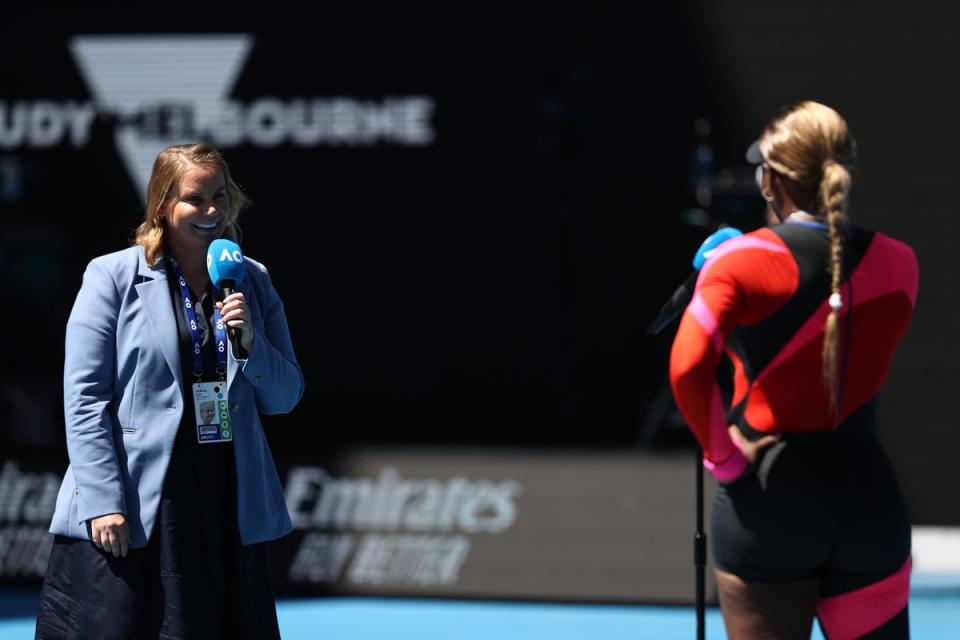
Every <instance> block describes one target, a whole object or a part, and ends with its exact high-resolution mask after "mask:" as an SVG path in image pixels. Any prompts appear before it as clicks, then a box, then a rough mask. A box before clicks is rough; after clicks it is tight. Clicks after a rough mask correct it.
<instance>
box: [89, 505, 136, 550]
mask: <svg viewBox="0 0 960 640" xmlns="http://www.w3.org/2000/svg"><path fill="white" fill-rule="evenodd" d="M90 537H91V538H92V539H93V544H94V545H96V546H97V547H99V548H101V549H103V550H104V551H107V552H108V553H112V554H113V557H114V558H121V557H122V558H126V557H127V551H128V550H129V549H130V526H129V525H128V524H127V519H126V518H125V517H124V516H123V514H122V513H111V514H110V515H106V516H100V517H99V518H94V519H93V520H91V521H90Z"/></svg>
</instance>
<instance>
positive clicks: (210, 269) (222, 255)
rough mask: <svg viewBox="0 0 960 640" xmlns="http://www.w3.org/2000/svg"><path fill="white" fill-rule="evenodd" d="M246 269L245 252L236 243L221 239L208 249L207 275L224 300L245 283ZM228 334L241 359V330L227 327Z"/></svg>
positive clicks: (212, 243)
mask: <svg viewBox="0 0 960 640" xmlns="http://www.w3.org/2000/svg"><path fill="white" fill-rule="evenodd" d="M246 269H247V266H246V264H245V263H244V261H243V251H241V250H240V245H238V244H237V243H236V242H233V241H231V240H225V239H223V238H219V239H217V240H214V241H213V242H211V243H210V246H209V247H207V273H208V274H209V275H210V282H212V283H213V286H215V287H217V288H218V289H220V290H221V291H223V297H224V298H226V297H227V296H229V295H230V294H232V293H233V292H234V291H235V290H236V288H237V284H238V283H240V282H243V276H244V273H245V272H246ZM227 333H229V334H230V339H231V340H232V341H233V350H234V353H236V354H238V357H239V354H240V349H239V346H240V330H239V329H235V328H234V327H227Z"/></svg>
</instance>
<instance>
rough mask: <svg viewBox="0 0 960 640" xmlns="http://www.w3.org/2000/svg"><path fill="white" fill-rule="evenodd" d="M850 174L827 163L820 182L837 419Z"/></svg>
mask: <svg viewBox="0 0 960 640" xmlns="http://www.w3.org/2000/svg"><path fill="white" fill-rule="evenodd" d="M850 183H851V177H850V171H849V170H848V169H847V168H846V167H845V166H843V165H842V164H838V163H837V162H834V161H833V160H827V161H826V162H824V163H823V177H822V179H821V180H820V192H819V194H818V195H819V200H820V205H821V211H820V214H821V215H822V216H824V217H825V218H826V221H827V228H828V229H829V232H830V292H831V295H830V301H829V302H830V314H829V315H828V316H827V325H826V328H825V329H824V333H823V356H822V360H823V383H824V385H825V386H826V389H827V394H828V395H829V397H830V407H831V410H832V412H833V413H834V415H836V414H839V412H840V407H839V405H838V402H839V397H838V377H839V376H838V372H837V350H838V344H839V342H840V326H839V324H840V309H841V308H842V306H843V299H842V297H841V294H840V283H841V281H842V279H843V237H842V234H841V229H840V225H841V224H842V223H843V222H844V221H845V220H846V217H847V198H848V195H849V193H850Z"/></svg>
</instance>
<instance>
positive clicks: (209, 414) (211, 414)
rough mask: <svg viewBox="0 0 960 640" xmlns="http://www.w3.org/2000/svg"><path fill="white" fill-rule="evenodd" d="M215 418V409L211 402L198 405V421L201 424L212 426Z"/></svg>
mask: <svg viewBox="0 0 960 640" xmlns="http://www.w3.org/2000/svg"><path fill="white" fill-rule="evenodd" d="M216 417H217V408H216V406H215V405H214V404H213V402H201V403H200V420H201V421H202V422H203V424H213V420H214V418H216Z"/></svg>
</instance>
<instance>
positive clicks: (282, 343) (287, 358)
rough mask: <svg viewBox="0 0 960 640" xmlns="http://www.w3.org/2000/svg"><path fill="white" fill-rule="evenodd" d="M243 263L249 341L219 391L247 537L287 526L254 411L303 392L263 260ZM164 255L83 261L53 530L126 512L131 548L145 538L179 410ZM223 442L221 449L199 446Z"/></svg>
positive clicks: (78, 528)
mask: <svg viewBox="0 0 960 640" xmlns="http://www.w3.org/2000/svg"><path fill="white" fill-rule="evenodd" d="M245 260H246V267H247V268H246V280H245V282H243V283H241V284H240V286H239V287H238V289H239V290H240V291H242V292H243V293H244V296H245V298H246V302H247V304H248V306H249V307H250V315H251V320H252V322H253V329H254V332H255V337H254V340H253V350H252V351H251V352H250V354H249V358H248V359H246V360H237V359H235V358H234V354H233V353H232V349H228V351H230V353H228V360H227V387H228V399H229V402H230V412H231V416H230V417H231V419H232V422H233V432H234V435H233V447H234V457H235V460H236V466H237V517H238V519H239V527H240V537H241V540H242V542H243V544H253V543H256V542H263V541H265V540H272V539H274V538H278V537H280V536H282V535H284V534H286V533H288V532H289V531H290V530H291V528H292V527H291V524H290V516H289V514H288V512H287V508H286V503H285V500H284V495H283V489H282V487H281V486H280V480H279V478H278V477H277V471H276V468H275V466H274V463H273V458H272V457H271V455H270V449H269V447H268V446H267V440H266V437H265V436H264V433H263V427H262V426H261V424H260V413H266V414H274V413H286V412H288V411H290V410H291V409H293V407H294V406H295V405H296V404H297V402H298V401H299V400H300V397H301V396H302V395H303V374H302V373H301V372H300V367H299V365H298V364H297V359H296V356H295V355H294V353H293V346H292V344H291V342H290V332H289V329H288V328H287V319H286V316H285V314H284V311H283V304H282V303H281V302H280V298H279V297H278V296H277V292H276V291H275V290H274V288H273V284H272V283H271V281H270V276H269V275H268V274H267V270H266V268H264V266H263V265H262V264H260V263H258V262H256V261H255V260H251V259H250V258H245ZM163 265H164V261H163V260H159V261H158V262H157V264H156V265H154V266H152V267H151V266H149V265H147V263H146V261H145V259H144V253H143V248H142V247H140V246H134V247H131V248H129V249H125V250H123V251H118V252H116V253H111V254H108V255H105V256H100V257H99V258H96V259H94V260H93V261H91V262H90V264H89V265H88V266H87V270H86V272H85V273H84V275H83V285H82V286H81V287H80V292H79V293H78V294H77V299H76V301H75V302H74V305H73V311H72V312H71V313H70V319H69V320H68V321H67V337H66V358H65V360H64V368H63V404H64V415H65V417H66V428H67V452H68V454H69V457H70V466H69V467H68V468H67V472H66V475H65V476H64V479H63V484H62V485H61V486H60V493H59V494H58V496H57V508H56V511H55V512H54V514H53V522H52V523H51V525H50V531H51V532H52V533H56V534H60V535H65V536H69V537H73V538H86V539H89V538H90V527H89V524H88V521H89V520H90V519H92V518H96V517H98V516H102V515H106V514H109V513H122V514H124V515H125V516H126V518H127V521H128V522H129V524H130V531H131V537H132V539H131V546H133V547H142V546H145V545H146V544H147V541H148V540H149V539H150V535H151V532H152V531H153V526H154V523H155V522H156V518H157V510H158V508H159V504H160V494H161V492H162V491H163V479H164V476H165V475H166V472H167V465H168V463H169V462H170V454H171V453H172V452H173V443H174V440H175V439H176V434H177V429H178V428H179V426H180V417H181V415H182V414H183V410H184V387H185V386H186V387H187V389H188V391H187V392H189V385H190V384H191V383H192V381H184V380H183V379H182V378H183V375H182V373H181V367H180V348H179V336H178V334H177V321H176V318H175V316H174V309H173V304H172V303H171V300H170V290H169V288H168V284H167V274H166V271H165V268H164V266H163ZM204 446H219V445H215V444H214V445H204Z"/></svg>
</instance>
